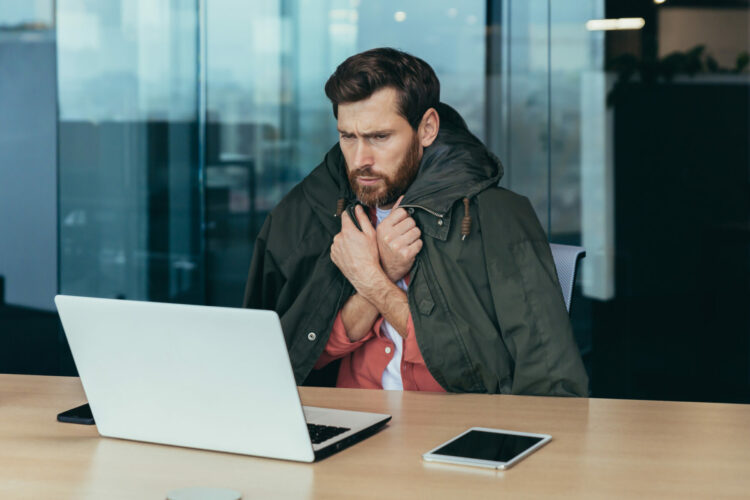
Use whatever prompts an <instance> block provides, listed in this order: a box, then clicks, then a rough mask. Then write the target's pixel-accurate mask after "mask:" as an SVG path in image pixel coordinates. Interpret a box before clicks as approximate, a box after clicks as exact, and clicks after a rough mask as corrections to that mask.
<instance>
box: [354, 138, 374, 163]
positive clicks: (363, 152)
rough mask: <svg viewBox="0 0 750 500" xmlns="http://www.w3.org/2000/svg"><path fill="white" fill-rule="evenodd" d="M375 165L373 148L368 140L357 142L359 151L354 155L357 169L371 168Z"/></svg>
mask: <svg viewBox="0 0 750 500" xmlns="http://www.w3.org/2000/svg"><path fill="white" fill-rule="evenodd" d="M373 163H374V158H373V156H372V148H371V147H370V144H368V142H367V141H366V140H359V141H357V150H356V152H355V153H354V165H355V166H356V168H366V167H371V166H372V164H373Z"/></svg>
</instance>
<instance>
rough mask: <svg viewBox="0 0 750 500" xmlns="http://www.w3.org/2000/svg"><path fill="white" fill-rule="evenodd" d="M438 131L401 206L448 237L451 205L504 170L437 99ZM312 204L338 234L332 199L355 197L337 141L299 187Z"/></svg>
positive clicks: (425, 226) (426, 228)
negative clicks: (415, 213) (418, 214)
mask: <svg viewBox="0 0 750 500" xmlns="http://www.w3.org/2000/svg"><path fill="white" fill-rule="evenodd" d="M437 111H438V114H439V115H440V131H439V132H438V136H437V138H436V139H435V142H433V143H432V144H431V145H430V146H429V147H427V148H425V150H424V154H423V155H422V160H421V162H420V167H419V171H418V172H417V176H416V178H415V179H414V182H412V183H411V185H410V186H409V188H408V189H407V190H406V193H404V199H403V201H402V202H401V206H402V207H404V208H407V209H411V210H410V212H412V213H414V212H417V213H419V212H423V213H421V214H420V217H419V218H420V219H421V221H422V223H423V230H424V231H425V232H426V233H427V234H430V235H431V236H432V237H435V238H439V239H443V240H444V239H446V237H447V234H448V229H449V228H450V209H451V207H452V206H453V204H454V203H455V202H456V201H458V200H460V199H462V198H472V197H473V196H475V195H476V194H478V193H479V192H480V191H483V190H484V189H486V188H488V187H490V186H493V185H496V184H497V183H498V182H499V180H500V178H501V177H502V175H503V166H502V164H501V163H500V161H499V160H498V159H497V157H495V155H493V154H492V153H491V152H490V151H489V150H488V149H487V148H486V147H485V146H484V144H482V142H481V141H480V140H479V139H477V138H476V137H475V136H474V135H473V134H472V133H471V132H469V129H468V128H467V126H466V122H464V120H463V118H461V115H459V114H458V112H456V110H454V109H453V108H451V107H450V106H448V105H447V104H443V103H440V104H439V105H438V108H437ZM302 189H303V191H304V192H305V194H306V197H307V198H308V200H309V201H310V202H311V204H312V206H313V209H314V210H315V211H316V212H318V213H319V214H320V215H321V219H323V220H324V224H325V225H326V227H327V228H328V229H329V231H331V233H332V234H336V233H337V232H338V231H339V229H340V222H338V220H337V219H336V218H335V217H332V216H335V213H336V202H337V201H338V199H344V200H346V204H347V205H349V204H351V203H355V202H356V198H355V196H354V193H353V192H352V189H351V186H350V185H349V180H348V179H347V176H346V163H345V161H344V155H343V154H342V153H341V148H340V147H339V144H338V143H336V144H335V145H334V146H333V147H332V148H331V149H330V150H329V151H328V153H327V154H326V157H325V159H324V160H323V163H322V164H321V165H320V166H319V167H318V168H316V169H315V170H314V171H313V172H312V173H311V174H310V175H309V176H308V178H307V179H305V181H304V182H303V186H302Z"/></svg>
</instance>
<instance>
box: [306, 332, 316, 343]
mask: <svg viewBox="0 0 750 500" xmlns="http://www.w3.org/2000/svg"><path fill="white" fill-rule="evenodd" d="M316 338H318V336H317V335H315V332H310V333H308V334H307V340H309V341H310V342H312V341H313V340H315V339H316Z"/></svg>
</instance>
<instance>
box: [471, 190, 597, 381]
mask: <svg viewBox="0 0 750 500" xmlns="http://www.w3.org/2000/svg"><path fill="white" fill-rule="evenodd" d="M507 196H509V197H512V199H511V201H510V205H512V206H510V207H509V206H507V205H506V206H505V207H504V208H505V212H506V214H507V215H505V216H503V217H501V218H500V219H495V220H496V221H498V222H499V224H500V225H501V226H504V227H500V228H499V229H500V231H499V233H498V234H501V235H504V237H503V238H502V240H501V241H484V245H485V255H486V258H487V269H488V272H489V274H490V276H489V282H490V288H491V291H492V299H493V302H494V306H495V311H496V314H497V320H498V324H499V325H500V327H501V335H502V337H503V341H504V342H505V344H506V346H507V347H508V350H509V351H510V354H511V357H512V358H513V360H514V365H515V366H514V370H513V383H512V389H511V390H512V392H513V393H514V394H533V395H545V396H588V376H587V375H586V370H585V369H584V367H583V362H582V361H581V355H580V352H579V350H578V346H577V345H576V342H575V339H574V337H573V329H572V327H571V324H570V318H569V316H568V312H567V309H566V308H565V303H564V301H563V298H562V292H561V290H560V284H559V283H558V280H557V273H556V272H555V264H554V261H553V260H552V253H551V251H550V248H549V243H548V241H547V238H546V235H545V233H544V230H543V229H542V227H541V224H540V223H539V220H538V219H537V217H536V214H535V213H534V209H533V208H532V207H531V204H530V203H529V201H528V200H527V199H526V198H524V197H521V196H518V195H515V194H512V193H509V194H507Z"/></svg>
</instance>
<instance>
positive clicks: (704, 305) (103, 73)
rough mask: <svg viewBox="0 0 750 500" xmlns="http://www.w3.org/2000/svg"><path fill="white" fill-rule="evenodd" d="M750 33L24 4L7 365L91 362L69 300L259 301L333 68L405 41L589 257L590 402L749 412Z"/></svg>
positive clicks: (9, 232) (129, 3)
mask: <svg viewBox="0 0 750 500" xmlns="http://www.w3.org/2000/svg"><path fill="white" fill-rule="evenodd" d="M603 19H608V20H610V21H607V22H601V21H600V20H603ZM749 26H750V2H748V1H747V0H464V1H461V2H457V1H455V0H431V1H429V2H428V1H422V0H419V1H415V0H412V1H404V0H263V1H261V0H56V1H55V0H33V1H32V0H3V1H2V2H0V372H2V373H35V374H49V375H74V374H75V373H76V372H75V365H74V363H73V360H72V358H71V355H70V351H69V349H68V348H67V343H66V341H65V336H64V333H63V332H62V329H61V328H60V325H59V322H58V318H57V314H56V312H55V307H54V304H53V297H54V295H55V294H56V293H64V294H72V295H86V296H96V297H119V298H126V299H135V300H149V301H162V302H180V303H192V304H210V305H218V306H229V307H239V306H240V305H241V301H242V295H243V289H244V283H245V277H246V273H247V269H248V266H249V263H250V259H251V256H252V251H253V244H254V240H255V237H256V235H257V233H258V230H259V228H260V226H261V224H262V223H263V220H264V218H265V216H266V215H267V214H268V213H269V211H270V210H272V209H273V207H274V206H275V205H276V204H277V203H278V202H279V200H280V199H281V198H282V197H283V196H284V195H285V193H287V192H288V191H289V190H290V188H291V187H292V186H294V185H295V184H296V183H297V182H299V181H300V180H301V179H302V178H303V177H304V176H305V175H306V174H307V173H309V172H310V171H311V170H312V169H313V168H314V167H315V166H316V165H317V164H318V163H319V162H320V160H321V159H322V157H323V155H324V154H325V152H326V151H327V150H328V149H329V148H330V147H331V146H332V145H333V144H334V143H335V142H336V140H337V134H336V128H335V121H334V118H333V116H332V112H331V107H330V104H329V102H328V101H327V100H326V97H325V95H324V92H323V85H324V83H325V81H326V79H327V78H328V76H329V75H330V74H331V72H332V71H333V70H334V68H335V67H336V66H337V65H338V63H340V62H341V61H343V60H344V59H345V58H346V57H348V56H349V55H352V54H354V53H357V52H360V51H362V50H366V49H368V48H372V47H378V46H392V47H396V48H400V49H402V50H406V51H408V52H410V53H412V54H414V55H417V56H419V57H421V58H423V59H425V60H426V61H428V62H429V63H430V64H431V65H432V66H433V67H434V68H435V70H436V72H437V74H438V77H439V78H440V80H441V83H442V100H443V101H444V102H447V103H448V104H451V105H452V106H454V107H455V108H456V109H458V111H459V112H460V113H461V114H462V115H463V116H464V118H465V119H466V121H467V123H468V124H469V127H470V128H471V130H472V131H473V132H474V133H475V134H476V135H477V136H478V137H479V138H480V139H482V140H483V141H484V142H485V143H486V144H487V145H488V146H489V147H490V149H491V150H492V151H494V153H496V154H497V156H498V157H499V158H500V159H501V160H502V161H503V163H504V165H505V168H506V174H505V176H504V178H503V180H502V182H501V185H503V186H506V187H508V188H510V189H512V190H514V191H516V192H519V193H521V194H523V195H525V196H527V197H529V198H530V200H531V201H532V203H533V206H534V207H535V209H536V212H537V215H538V216H539V219H540V220H541V222H542V225H543V226H544V228H545V230H546V232H547V234H548V236H549V239H550V241H551V242H556V243H567V244H576V245H582V246H584V247H585V248H586V252H587V256H586V258H585V259H584V260H583V261H582V264H581V266H580V268H579V273H578V279H577V283H576V287H575V293H574V298H573V305H572V310H571V320H572V323H573V328H574V332H575V335H576V339H577V341H578V344H579V347H580V349H581V353H582V355H583V359H584V361H585V364H586V367H587V369H588V371H589V374H590V377H591V391H592V395H593V396H596V397H617V398H643V399H673V400H693V401H726V402H744V403H748V402H750V155H749V151H748V142H749V137H750V126H749V125H750V101H749V99H748V98H749V97H750V92H749V91H750V71H749V68H748V62H749V57H748V50H749V45H750V42H749V38H748V27H749ZM103 334H105V332H103Z"/></svg>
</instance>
